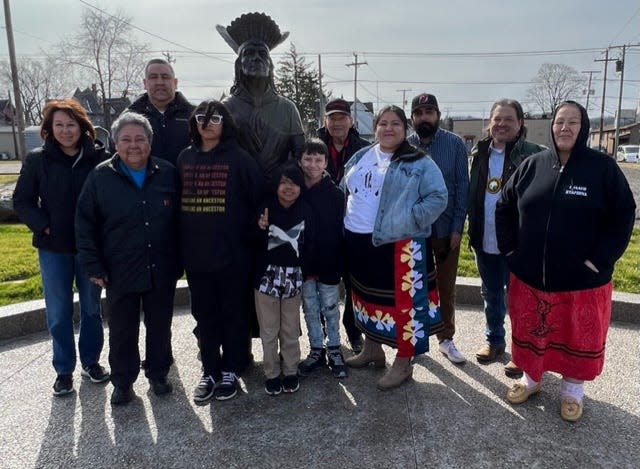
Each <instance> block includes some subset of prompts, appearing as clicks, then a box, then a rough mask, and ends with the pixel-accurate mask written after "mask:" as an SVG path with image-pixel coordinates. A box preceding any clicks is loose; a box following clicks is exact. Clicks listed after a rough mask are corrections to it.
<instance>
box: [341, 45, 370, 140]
mask: <svg viewBox="0 0 640 469" xmlns="http://www.w3.org/2000/svg"><path fill="white" fill-rule="evenodd" d="M353 56H354V57H355V60H354V61H353V62H352V63H350V64H346V65H347V67H353V122H354V125H355V126H356V130H357V129H358V97H357V95H358V67H359V66H360V65H367V62H358V54H356V53H355V52H354V53H353Z"/></svg>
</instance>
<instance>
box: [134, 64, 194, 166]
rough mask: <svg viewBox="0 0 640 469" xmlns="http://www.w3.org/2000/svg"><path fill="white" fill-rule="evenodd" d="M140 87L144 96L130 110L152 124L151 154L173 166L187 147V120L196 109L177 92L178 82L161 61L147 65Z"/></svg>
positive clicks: (167, 65) (166, 65)
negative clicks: (143, 91)
mask: <svg viewBox="0 0 640 469" xmlns="http://www.w3.org/2000/svg"><path fill="white" fill-rule="evenodd" d="M143 83H144V89H145V90H147V92H146V93H144V94H143V95H142V96H140V97H139V98H138V99H136V100H135V101H134V102H133V104H131V106H129V110H130V111H134V112H137V113H138V114H142V115H143V116H145V117H146V118H147V119H148V120H149V123H151V127H152V128H153V143H152V146H151V154H152V155H153V156H155V157H156V158H162V159H163V160H167V161H169V162H170V163H171V164H172V165H174V166H175V164H176V160H177V159H178V154H179V153H180V152H181V151H182V150H184V149H185V148H186V147H188V146H189V116H190V115H191V113H192V112H193V109H194V107H195V106H193V105H192V104H191V103H190V102H189V101H187V99H186V98H185V97H184V96H183V94H182V93H180V92H179V91H176V87H177V86H178V79H177V78H176V76H175V73H174V71H173V67H172V66H171V64H170V63H169V62H167V61H166V60H164V59H151V60H149V62H147V65H146V67H145V69H144V80H143Z"/></svg>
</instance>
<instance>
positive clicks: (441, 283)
mask: <svg viewBox="0 0 640 469" xmlns="http://www.w3.org/2000/svg"><path fill="white" fill-rule="evenodd" d="M449 243H450V238H440V239H435V238H431V247H432V249H433V254H434V256H435V258H436V267H437V269H438V277H437V278H438V293H439V294H440V315H441V316H442V322H443V323H444V330H443V331H442V332H441V333H439V334H438V341H439V342H442V341H443V340H446V339H449V340H453V335H454V334H455V333H456V310H455V307H456V276H457V275H458V258H459V257H460V246H458V247H457V248H455V249H451V250H450V249H449ZM445 256H446V257H445Z"/></svg>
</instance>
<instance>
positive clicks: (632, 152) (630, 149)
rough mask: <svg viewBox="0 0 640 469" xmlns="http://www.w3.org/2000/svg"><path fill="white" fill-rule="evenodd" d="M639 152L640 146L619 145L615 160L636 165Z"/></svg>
mask: <svg viewBox="0 0 640 469" xmlns="http://www.w3.org/2000/svg"><path fill="white" fill-rule="evenodd" d="M639 151H640V145H620V146H619V147H618V152H617V153H616V160H617V161H624V162H625V163H637V162H638V152H639Z"/></svg>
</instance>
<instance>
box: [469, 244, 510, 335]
mask: <svg viewBox="0 0 640 469" xmlns="http://www.w3.org/2000/svg"><path fill="white" fill-rule="evenodd" d="M475 254H476V265H477V266H478V272H480V279H481V280H482V287H481V293H482V298H483V299H484V314H485V316H486V319H487V325H486V331H485V335H486V337H487V343H489V345H505V339H504V336H505V331H504V317H505V315H506V313H507V307H506V303H505V294H506V288H507V287H508V286H509V267H507V260H506V257H505V256H503V255H502V254H487V253H486V252H484V251H482V250H481V249H480V250H477V251H475Z"/></svg>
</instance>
